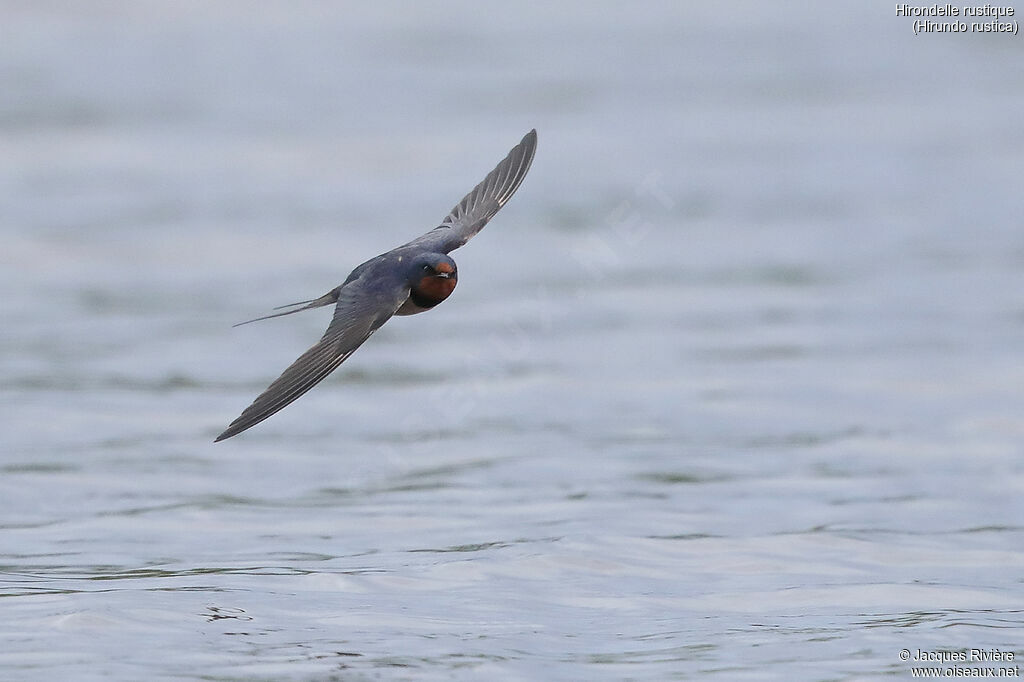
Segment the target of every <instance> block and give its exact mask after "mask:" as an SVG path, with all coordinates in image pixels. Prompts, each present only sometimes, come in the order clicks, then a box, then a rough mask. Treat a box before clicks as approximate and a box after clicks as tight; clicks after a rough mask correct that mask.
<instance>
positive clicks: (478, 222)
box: [410, 130, 537, 253]
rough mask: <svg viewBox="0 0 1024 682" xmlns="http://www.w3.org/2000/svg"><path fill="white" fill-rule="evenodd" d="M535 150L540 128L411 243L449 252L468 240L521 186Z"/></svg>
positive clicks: (527, 136) (528, 135)
mask: <svg viewBox="0 0 1024 682" xmlns="http://www.w3.org/2000/svg"><path fill="white" fill-rule="evenodd" d="M536 151H537V131H536V130H531V131H530V132H528V133H526V135H525V136H524V137H523V139H522V140H521V141H520V142H519V144H517V145H516V146H515V147H513V148H512V151H510V152H509V153H508V156H506V157H505V158H504V159H503V160H502V162H501V163H499V164H498V165H497V166H496V167H495V168H494V170H492V171H491V172H490V173H488V174H487V177H486V178H484V179H483V181H482V182H481V183H480V184H479V185H477V186H476V187H474V188H473V191H472V192H470V193H469V194H467V195H466V196H465V197H463V199H462V201H460V202H459V203H457V204H456V205H455V207H454V208H453V209H452V210H451V212H450V213H448V215H447V216H446V217H445V219H444V220H442V221H441V224H440V225H439V226H438V227H435V228H434V229H433V230H431V231H430V232H427V233H426V234H425V235H423V236H422V237H419V238H417V239H415V240H414V241H412V242H410V244H415V245H416V246H422V247H423V248H425V249H428V250H431V251H438V252H441V253H448V252H450V251H453V250H455V249H457V248H459V247H460V246H462V245H463V244H465V243H466V242H468V241H469V240H470V239H471V238H472V237H473V235H475V234H476V233H477V232H479V231H480V230H482V229H483V227H484V225H486V224H487V221H488V220H490V219H491V218H493V217H494V214H495V213H497V212H498V210H499V209H500V208H501V207H502V206H504V205H505V203H506V202H507V201H508V200H509V199H510V198H511V197H512V195H513V194H515V192H516V190H517V189H519V185H520V184H521V183H522V182H523V178H525V177H526V171H528V170H530V164H531V163H532V162H533V154H534V152H536Z"/></svg>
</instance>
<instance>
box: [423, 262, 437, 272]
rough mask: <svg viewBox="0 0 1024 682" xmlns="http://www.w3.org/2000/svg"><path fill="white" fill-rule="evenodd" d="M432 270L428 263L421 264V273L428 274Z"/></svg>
mask: <svg viewBox="0 0 1024 682" xmlns="http://www.w3.org/2000/svg"><path fill="white" fill-rule="evenodd" d="M433 269H434V268H432V267H430V263H424V264H423V272H430V271H431V270H433Z"/></svg>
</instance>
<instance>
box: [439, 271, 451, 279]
mask: <svg viewBox="0 0 1024 682" xmlns="http://www.w3.org/2000/svg"><path fill="white" fill-rule="evenodd" d="M452 274H453V273H451V272H439V273H437V276H438V277H441V278H443V279H448V278H449V277H451V276H452Z"/></svg>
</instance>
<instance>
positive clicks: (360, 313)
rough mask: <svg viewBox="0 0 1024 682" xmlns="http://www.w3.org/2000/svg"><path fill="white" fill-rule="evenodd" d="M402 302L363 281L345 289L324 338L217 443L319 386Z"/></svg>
mask: <svg viewBox="0 0 1024 682" xmlns="http://www.w3.org/2000/svg"><path fill="white" fill-rule="evenodd" d="M405 293H408V292H405ZM403 300H404V299H403V297H402V296H401V295H400V294H398V293H396V294H395V295H391V294H389V293H386V292H381V291H375V290H373V287H372V286H371V285H370V284H369V283H368V280H367V279H364V278H360V279H358V280H355V281H353V282H350V283H349V284H347V285H345V286H343V287H342V288H341V289H340V291H339V292H338V306H337V308H335V311H334V319H332V320H331V324H330V325H329V326H328V327H327V331H326V332H325V333H324V335H323V338H321V339H320V340H319V341H317V343H316V344H315V345H314V346H313V347H312V348H310V349H309V350H307V351H306V352H305V353H303V354H302V355H301V356H300V357H299V359H298V360H296V361H295V362H293V363H292V364H291V366H290V367H289V368H288V369H286V370H285V371H284V372H283V373H282V374H281V376H279V377H278V378H277V379H275V380H274V382H273V383H272V384H270V386H269V387H267V390H265V391H263V393H261V394H260V395H259V397H257V398H256V400H254V401H253V403H252V405H250V406H249V407H247V408H245V411H244V412H242V414H241V415H240V416H239V417H238V419H236V420H235V421H233V422H231V424H230V425H229V426H228V428H227V429H225V430H224V433H222V434H220V435H219V436H217V439H216V440H215V441H214V442H215V443H216V442H217V441H222V440H224V439H225V438H231V436H235V435H237V434H239V433H241V432H242V431H245V430H246V429H248V428H250V427H252V426H255V425H256V424H259V423H260V422H261V421H263V420H264V419H266V418H267V417H269V416H271V415H272V414H274V413H276V412H278V411H279V410H281V409H283V408H284V407H286V406H287V405H289V404H290V403H292V402H293V401H294V400H295V399H297V398H298V397H299V396H301V395H302V394H303V393H305V392H306V391H308V390H309V389H311V388H313V387H314V386H316V385H317V384H318V383H320V381H321V380H322V379H323V378H324V377H326V376H327V375H328V374H330V373H331V372H333V371H334V370H335V369H336V368H337V367H338V365H340V364H341V363H343V362H344V361H345V360H346V359H347V358H348V356H350V355H352V353H354V352H355V350H356V349H357V348H359V346H360V345H362V343H363V342H364V341H366V339H368V338H369V337H370V335H371V334H373V332H375V331H377V329H379V328H380V326H381V325H382V324H384V323H385V322H387V321H388V319H390V318H391V316H392V315H394V314H395V311H396V310H398V307H399V306H400V305H401V304H402V301H403Z"/></svg>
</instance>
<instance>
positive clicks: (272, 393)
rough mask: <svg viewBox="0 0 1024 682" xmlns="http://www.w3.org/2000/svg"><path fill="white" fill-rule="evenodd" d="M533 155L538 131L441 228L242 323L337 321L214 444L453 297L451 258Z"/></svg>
mask: <svg viewBox="0 0 1024 682" xmlns="http://www.w3.org/2000/svg"><path fill="white" fill-rule="evenodd" d="M536 149H537V131H536V130H531V131H530V132H528V133H527V134H526V135H525V136H524V137H523V139H522V141H520V142H519V144H517V145H516V146H515V147H513V148H512V151H510V152H509V153H508V156H506V157H505V158H504V160H502V162H501V163H499V164H498V165H497V166H496V167H495V168H494V170H492V171H491V172H490V173H488V174H487V177H486V178H484V179H483V182H481V183H480V184H479V185H477V186H476V187H474V188H473V191H472V192H470V193H469V194H467V195H466V196H465V197H464V198H463V199H462V201H460V202H459V203H458V204H456V205H455V208H453V209H452V210H451V212H450V213H449V214H448V215H447V216H446V217H445V219H444V220H442V221H441V224H440V225H439V226H438V227H435V228H434V229H433V230H431V231H429V232H427V233H426V234H424V235H422V236H420V237H417V238H416V239H414V240H412V241H411V242H409V243H408V244H404V245H402V246H399V247H398V248H396V249H392V250H391V251H388V252H387V253H382V254H381V255H379V256H377V257H375V258H371V259H370V260H368V261H366V262H365V263H363V264H362V265H360V266H359V267H357V268H356V269H355V270H353V271H352V273H351V274H350V275H349V276H348V279H346V280H345V281H344V282H343V283H342V284H341V285H339V286H337V287H335V288H334V289H331V290H330V291H328V292H327V293H326V294H324V295H323V296H321V297H320V298H314V299H311V300H309V301H300V302H298V303H292V304H289V305H285V306H281V307H280V308H275V310H283V309H284V308H292V310H284V312H280V313H273V314H271V315H265V316H263V317H257V318H256V319H254V320H248V321H247V322H240V323H239V324H248V323H249V322H257V321H259V320H266V319H269V318H271V317H280V316H282V315H291V314H292V313H297V312H299V311H302V310H309V309H310V308H318V307H320V306H325V305H330V304H332V303H333V304H334V317H333V318H332V319H331V323H330V325H328V327H327V331H326V332H325V333H324V335H323V338H321V339H320V340H319V341H317V342H316V344H315V345H314V346H313V347H312V348H310V349H309V350H307V351H306V352H305V353H303V354H302V355H301V356H300V357H299V359H298V360H296V361H295V362H293V363H292V364H291V366H290V367H288V369H286V370H285V371H284V372H283V373H282V374H281V376H279V377H278V378H277V379H275V380H274V382H273V383H272V384H270V386H269V387H267V390H265V391H263V393H261V394H260V395H259V397H257V398H256V400H254V401H253V403H252V405H250V406H249V407H247V408H245V410H244V411H243V412H242V414H241V415H240V416H239V417H238V419H236V420H235V421H233V422H231V424H229V425H228V427H227V428H226V429H225V430H224V433H222V434H220V435H219V436H217V439H216V440H215V441H214V442H215V443H216V442H218V441H222V440H224V439H225V438H231V437H232V436H235V435H238V434H239V433H241V432H242V431H245V430H246V429H248V428H251V427H253V426H255V425H256V424H259V423H260V422H261V421H263V420H264V419H266V418H267V417H269V416H271V415H273V414H274V413H276V412H277V411H279V410H281V409H283V408H284V407H285V406H287V405H289V404H290V403H292V402H293V401H294V400H296V399H297V398H298V397H299V396H301V395H302V394H303V393H305V392H306V391H308V390H309V389H311V388H313V387H314V386H316V385H317V384H318V383H320V381H321V380H323V378H324V377H326V376H327V375H328V374H330V373H331V372H333V371H334V370H335V369H336V368H337V367H338V365H340V364H341V363H343V362H344V361H345V360H347V359H348V356H350V355H352V353H354V352H355V351H356V349H357V348H359V346H360V345H362V343H363V342H364V341H366V339H368V338H370V335H371V334H373V333H374V332H375V331H377V330H378V329H380V327H381V325H383V324H384V323H385V322H387V321H388V320H389V319H390V318H391V316H392V315H415V314H416V313H422V312H425V311H427V310H430V309H431V308H433V307H434V306H436V305H437V304H439V303H440V302H441V301H443V300H445V299H446V298H448V297H449V296H450V295H451V293H452V291H453V290H454V289H455V284H456V283H457V282H458V269H457V268H456V267H455V261H454V260H452V259H451V257H450V256H449V255H448V254H449V253H450V252H452V251H454V250H455V249H457V248H459V247H460V246H462V245H463V244H465V243H466V242H468V241H469V240H470V239H471V238H472V237H473V235H475V234H476V233H477V232H479V231H480V230H481V229H483V227H484V225H486V224H487V221H489V220H490V219H491V218H493V217H494V214H495V213H497V212H498V210H499V209H500V208H501V207H502V206H504V205H505V202H507V201H508V200H509V199H510V198H511V197H512V195H513V194H515V191H516V190H517V189H518V188H519V185H520V183H522V181H523V178H524V177H526V172H527V171H528V170H530V163H531V162H532V161H533V153H534V152H535V151H536ZM235 326H236V327H237V326H239V325H235Z"/></svg>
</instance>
